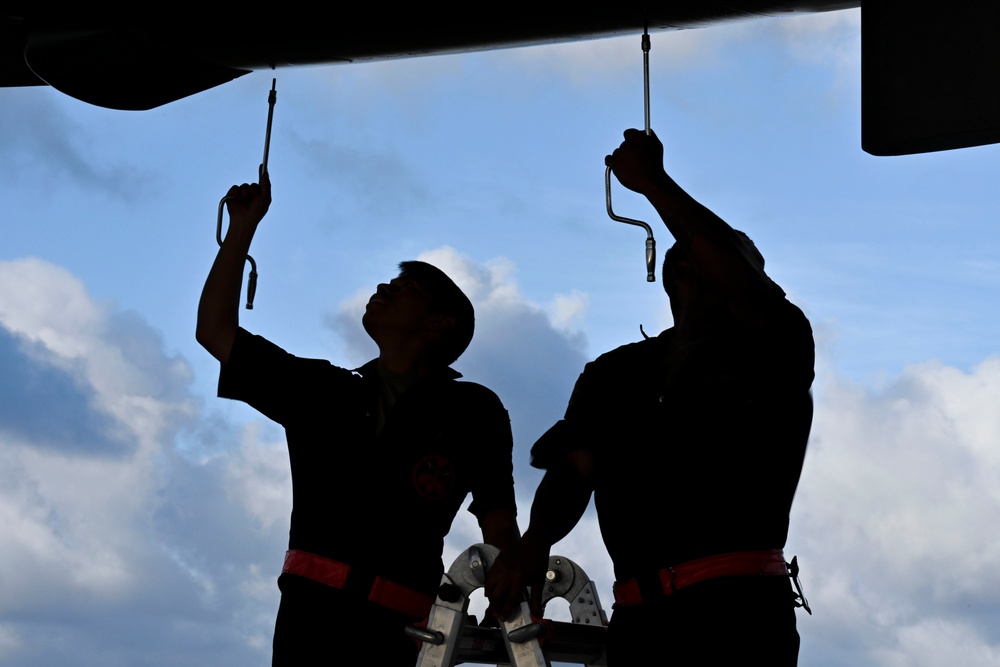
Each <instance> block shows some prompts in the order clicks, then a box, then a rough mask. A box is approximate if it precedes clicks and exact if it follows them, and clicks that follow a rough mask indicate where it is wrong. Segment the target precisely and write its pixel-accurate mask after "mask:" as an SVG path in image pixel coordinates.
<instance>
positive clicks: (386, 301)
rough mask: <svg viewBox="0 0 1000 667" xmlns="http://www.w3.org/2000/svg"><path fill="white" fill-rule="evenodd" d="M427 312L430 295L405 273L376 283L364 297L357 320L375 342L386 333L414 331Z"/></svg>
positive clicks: (428, 311) (419, 328)
mask: <svg viewBox="0 0 1000 667" xmlns="http://www.w3.org/2000/svg"><path fill="white" fill-rule="evenodd" d="M428 315H430V295H429V294H428V293H427V290H426V289H424V288H423V287H422V286H421V285H420V284H419V283H418V282H417V281H415V280H413V279H412V278H409V277H406V276H402V275H401V276H399V277H396V278H393V279H392V280H390V281H389V282H388V283H380V284H379V286H378V288H377V289H376V290H375V293H374V294H372V296H371V298H370V299H368V305H367V306H365V314H364V315H363V316H362V318H361V323H362V324H363V325H364V327H365V331H367V332H368V335H369V336H371V337H372V339H374V340H375V341H376V342H377V341H378V336H379V335H380V334H383V333H388V332H398V333H416V332H418V331H420V330H421V329H423V327H424V323H425V320H426V318H427V316H428Z"/></svg>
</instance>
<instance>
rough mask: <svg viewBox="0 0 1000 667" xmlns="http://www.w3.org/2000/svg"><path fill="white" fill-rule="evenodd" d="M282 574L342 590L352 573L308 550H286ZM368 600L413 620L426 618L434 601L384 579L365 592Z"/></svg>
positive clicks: (341, 565)
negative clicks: (295, 575) (287, 573)
mask: <svg viewBox="0 0 1000 667" xmlns="http://www.w3.org/2000/svg"><path fill="white" fill-rule="evenodd" d="M281 571H282V572H290V573H291V574H297V575H299V576H300V577H305V578H306V579H312V580H313V581H318V582H319V583H321V584H326V585H327V586H332V587H333V588H339V589H343V588H344V585H345V584H346V583H347V576H348V575H349V574H350V572H351V566H350V565H348V564H347V563H341V562H340V561H336V560H333V559H332V558H325V557H323V556H317V555H316V554H311V553H309V552H308V551H299V550H298V549H289V550H288V551H286V552H285V564H284V566H283V567H282V568H281ZM368 599H369V600H371V601H372V602H374V603H375V604H378V605H381V606H383V607H387V608H388V609H392V610H393V611H398V612H400V613H402V614H406V615H407V616H411V617H413V618H426V617H427V614H428V613H429V612H430V609H431V607H432V606H433V605H434V598H432V597H430V596H428V595H424V594H423V593H420V592H418V591H415V590H413V589H412V588H407V587H406V586H403V585H402V584H397V583H395V582H393V581H389V580H388V579H385V578H383V577H375V581H374V582H372V587H371V590H370V591H369V592H368Z"/></svg>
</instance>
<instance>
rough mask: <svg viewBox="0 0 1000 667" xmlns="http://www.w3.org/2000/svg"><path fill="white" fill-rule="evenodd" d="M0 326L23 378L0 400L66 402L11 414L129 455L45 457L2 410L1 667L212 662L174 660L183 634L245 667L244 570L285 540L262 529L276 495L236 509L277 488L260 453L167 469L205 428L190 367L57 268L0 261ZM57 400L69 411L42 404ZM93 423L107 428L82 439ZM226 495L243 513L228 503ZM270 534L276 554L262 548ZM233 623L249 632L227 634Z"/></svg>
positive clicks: (34, 434) (181, 654)
mask: <svg viewBox="0 0 1000 667" xmlns="http://www.w3.org/2000/svg"><path fill="white" fill-rule="evenodd" d="M0 329H2V333H3V335H4V338H3V340H4V341H6V342H7V343H8V344H7V345H6V347H5V349H4V352H5V354H7V357H6V358H7V359H8V360H14V361H16V362H17V364H18V367H19V368H20V375H19V376H18V378H11V376H10V375H9V374H8V375H5V376H3V378H2V379H0V382H2V383H3V386H2V391H3V392H4V394H5V395H16V392H18V391H29V389H28V388H26V387H17V386H14V387H12V386H10V385H9V384H8V383H9V382H11V381H12V379H13V380H17V379H21V378H27V379H29V380H31V379H35V378H41V379H42V380H44V381H46V382H48V383H50V384H51V383H61V384H62V385H63V386H64V387H67V388H75V389H74V391H76V393H73V391H70V389H66V390H65V391H63V392H62V393H60V392H51V391H50V392H48V393H40V392H36V393H34V394H32V393H28V396H29V397H42V398H45V399H47V400H46V401H38V404H36V405H32V404H31V403H30V402H22V411H26V412H35V413H37V414H39V415H48V416H49V418H50V419H54V420H56V421H66V422H68V423H64V424H59V425H58V428H57V429H50V431H51V432H58V434H60V435H61V434H64V433H68V434H73V433H82V432H87V433H88V434H89V437H92V438H98V439H99V438H101V437H104V438H111V439H116V440H122V441H125V442H126V443H127V446H125V447H108V446H103V447H102V446H101V443H97V445H95V446H91V447H83V446H81V447H79V448H74V447H73V440H72V437H67V438H64V440H63V441H61V442H60V443H58V446H52V445H50V444H46V443H43V442H39V441H38V440H37V439H36V438H38V437H40V435H41V436H44V435H46V433H49V432H46V431H44V429H40V428H39V427H38V426H37V420H32V419H26V418H23V416H22V415H18V414H11V413H7V412H3V413H0V422H2V423H0V521H2V522H3V525H4V530H3V531H0V562H2V563H3V568H2V569H0V655H5V658H4V659H5V660H6V659H7V658H9V659H10V660H11V661H13V662H12V664H15V663H16V664H26V663H32V664H75V665H89V664H97V662H96V661H98V660H100V664H102V665H117V664H129V663H132V664H134V661H133V660H132V659H131V658H130V656H131V655H132V651H134V650H135V649H134V646H142V647H143V648H142V649H141V650H142V651H145V652H151V653H150V654H151V655H152V654H160V653H162V651H163V650H164V649H165V648H167V647H169V648H170V649H171V651H173V653H171V654H170V657H169V659H164V661H163V662H162V663H161V664H178V661H180V663H182V664H199V663H200V662H201V661H202V660H204V659H206V655H208V654H207V653H204V652H203V653H202V654H200V655H195V656H192V655H191V653H190V651H191V650H193V649H189V648H178V647H182V646H183V647H187V646H188V644H185V643H184V642H185V641H186V638H187V637H190V636H191V632H190V630H191V628H192V627H194V626H202V627H203V628H204V629H205V630H207V628H209V627H213V626H214V627H215V628H216V631H215V633H216V634H217V637H216V638H215V639H214V640H213V641H215V642H216V643H217V644H227V643H228V648H227V649H225V650H224V652H225V653H228V654H232V655H234V656H243V657H246V654H245V651H244V650H243V649H240V648H239V646H242V645H244V644H245V642H246V641H249V640H247V639H246V638H245V637H244V631H245V629H246V628H247V627H248V626H247V625H245V623H246V619H247V618H253V619H257V620H256V621H254V622H256V623H263V621H261V620H260V619H259V618H258V617H259V616H261V614H262V612H260V609H261V608H262V603H261V601H260V600H258V599H249V600H246V599H244V596H243V595H242V594H241V593H240V590H241V587H245V586H247V585H251V584H252V582H253V581H254V579H255V578H256V577H258V576H259V575H257V574H255V573H254V570H253V568H252V565H253V561H254V559H256V558H257V557H258V556H260V554H261V553H277V554H278V557H280V549H281V548H282V547H281V540H282V539H283V535H282V533H284V532H285V531H284V530H282V527H281V526H277V527H276V529H269V526H271V525H272V524H274V523H275V522H276V519H274V518H273V516H271V515H270V514H268V509H267V508H266V507H264V506H263V504H262V503H265V502H267V501H269V500H271V499H272V497H273V496H275V495H277V494H269V495H264V496H260V497H258V498H256V499H255V500H256V502H257V504H256V505H255V504H254V503H252V502H249V501H248V500H247V498H246V497H245V496H249V493H248V488H247V487H248V486H249V485H251V484H255V485H257V487H258V490H260V489H268V488H272V487H279V486H280V483H281V481H282V476H283V474H284V475H285V477H286V478H287V472H286V471H285V470H284V469H283V468H280V467H278V464H276V463H274V459H275V458H276V457H274V456H272V455H271V450H268V449H267V448H266V447H263V446H260V445H258V444H257V443H256V442H255V441H252V442H251V443H250V446H249V447H248V448H247V449H246V450H242V451H241V452H240V454H239V455H236V456H231V457H229V458H225V457H222V458H220V459H216V460H208V461H205V462H202V463H200V464H197V465H189V464H188V463H186V462H185V461H184V459H182V458H181V457H179V456H177V455H176V453H175V451H174V448H175V439H176V437H177V435H178V434H179V433H180V432H181V431H182V430H183V429H187V428H189V427H191V426H192V425H194V424H195V423H196V422H197V421H198V420H200V419H201V418H202V415H201V414H200V412H199V410H198V402H197V401H196V400H195V399H194V397H193V396H191V394H190V392H189V387H188V385H189V384H190V381H191V372H190V369H189V368H188V366H187V364H186V362H184V361H183V360H182V359H180V358H178V357H171V356H168V355H167V354H165V353H164V350H163V343H162V340H160V337H159V335H158V334H157V333H156V332H154V331H153V330H152V329H150V327H149V325H148V324H146V323H145V322H143V321H142V320H141V319H140V318H139V317H138V316H136V315H134V314H129V313H121V312H116V311H114V310H113V309H111V308H109V307H107V306H102V305H99V304H97V303H95V302H94V301H93V299H91V297H90V296H89V295H88V294H87V293H86V290H85V289H84V287H83V285H82V283H81V282H80V281H79V280H78V279H76V278H75V277H74V276H72V275H71V274H69V273H68V272H67V271H65V270H64V269H61V268H59V267H56V266H53V265H51V264H48V263H46V262H44V261H41V260H37V259H26V260H18V261H12V262H0ZM81 395H82V396H84V397H89V398H90V399H93V400H91V401H89V402H87V401H84V402H79V401H78V398H77V397H78V396H81ZM60 400H74V401H78V405H77V407H76V408H74V409H73V410H68V411H67V410H63V409H60V406H58V405H52V404H51V403H52V402H58V401H60ZM95 414H100V415H103V418H104V419H105V420H106V422H107V424H110V427H109V428H106V429H103V430H102V429H95V428H93V427H91V426H87V424H91V422H92V421H93V415H95ZM107 424H105V422H101V425H102V426H105V425H107ZM25 425H27V426H28V427H25ZM88 429H89V430H88ZM272 449H279V448H272ZM279 451H280V452H281V453H282V454H283V452H284V448H283V447H282V448H280V449H279ZM227 481H228V482H229V484H227V483H226V482H227ZM268 485H270V487H269V486H268ZM227 492H228V493H230V494H231V495H232V496H234V497H238V498H239V499H240V500H239V502H238V503H229V504H227V503H226V502H225V497H226V494H227ZM289 504H290V503H289V502H288V501H287V500H286V502H285V503H284V509H285V511H286V513H287V507H288V505H289ZM275 536H277V538H278V540H279V542H278V545H277V546H274V547H273V549H272V548H269V549H266V550H265V549H262V545H266V544H268V543H270V542H272V541H273V540H274V538H275ZM271 580H272V582H273V576H272V579H271ZM274 599H275V596H274V593H273V592H272V595H271V600H269V601H268V602H269V604H267V606H266V607H265V608H267V609H268V611H269V612H270V614H273V606H274ZM135 610H141V613H140V614H135V613H134V611H135ZM233 618H237V619H241V622H243V623H244V625H243V626H241V627H240V628H232V627H229V626H228V625H227V624H229V623H231V622H232V619H233ZM271 618H273V616H271ZM270 622H273V621H268V624H269V623H270ZM249 627H251V635H253V634H254V633H256V634H260V633H263V632H265V630H263V629H261V628H260V626H258V629H257V630H252V626H249ZM185 628H188V629H187V630H185ZM178 632H180V633H181V634H183V635H184V637H183V638H182V637H181V636H179V635H178V634H177V633H178ZM234 642H235V643H234ZM91 649H92V650H91ZM210 660H211V658H210ZM205 664H207V663H205Z"/></svg>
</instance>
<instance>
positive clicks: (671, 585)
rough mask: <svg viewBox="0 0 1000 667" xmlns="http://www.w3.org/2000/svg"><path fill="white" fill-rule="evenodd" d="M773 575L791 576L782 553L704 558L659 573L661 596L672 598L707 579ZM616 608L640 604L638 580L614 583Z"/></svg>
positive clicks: (751, 552)
mask: <svg viewBox="0 0 1000 667" xmlns="http://www.w3.org/2000/svg"><path fill="white" fill-rule="evenodd" d="M757 575H775V576H783V577H787V576H791V573H790V572H789V570H788V564H787V563H785V555H784V554H783V553H782V551H781V549H768V550H766V551H736V552H733V553H728V554H719V555H717V556H706V557H705V558H697V559H695V560H689V561H687V562H685V563H680V564H678V565H674V566H672V567H668V568H665V569H662V570H660V571H659V578H660V586H661V587H662V588H663V594H664V595H672V594H673V593H674V592H676V591H679V590H680V589H682V588H686V587H688V586H690V585H691V584H696V583H698V582H699V581H706V580H708V579H718V578H719V577H734V576H757ZM614 594H615V604H614V606H615V607H626V606H629V605H636V604H641V603H642V593H641V592H640V590H639V581H638V580H637V579H626V580H625V581H616V582H615V585H614Z"/></svg>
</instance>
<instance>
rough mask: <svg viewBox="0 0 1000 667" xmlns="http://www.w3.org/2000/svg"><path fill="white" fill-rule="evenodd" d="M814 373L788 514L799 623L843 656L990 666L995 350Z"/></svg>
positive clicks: (996, 483) (999, 548)
mask: <svg viewBox="0 0 1000 667" xmlns="http://www.w3.org/2000/svg"><path fill="white" fill-rule="evenodd" d="M827 378H828V379H827V380H826V382H824V383H823V384H822V385H821V386H820V387H819V388H818V390H817V413H816V421H815V425H814V428H813V437H812V440H811V443H810V450H809V453H808V455H807V459H806V467H805V470H804V473H803V477H802V482H801V485H800V491H799V495H798V498H797V505H796V508H795V510H794V516H793V536H794V537H793V539H794V541H795V542H796V544H798V545H799V546H800V548H799V553H800V556H801V557H802V561H803V567H804V568H805V572H807V574H806V575H805V576H806V577H807V583H808V585H809V587H810V588H811V597H812V599H813V600H814V602H815V605H814V606H815V608H816V610H817V618H815V619H809V620H808V621H807V622H805V625H806V626H807V627H808V626H810V625H812V624H813V623H819V624H822V632H821V633H818V634H817V637H816V640H817V641H818V642H820V643H821V644H822V645H824V646H825V647H827V648H829V646H830V645H831V644H833V645H836V644H840V646H841V648H845V647H850V650H851V651H852V652H854V653H855V657H856V658H857V659H856V660H853V662H855V663H856V664H872V665H896V664H920V665H944V664H977V665H993V664H1000V662H998V651H1000V626H997V624H996V618H997V615H998V614H1000V545H998V543H997V541H996V537H995V536H996V516H997V514H998V513H1000V493H998V492H997V489H1000V453H998V451H997V448H996V442H997V441H998V438H1000V413H998V412H997V410H996V405H997V404H998V402H1000V358H998V357H992V358H990V359H987V360H986V361H984V362H982V363H981V364H980V365H979V366H978V367H976V368H975V369H974V370H973V371H972V372H970V373H965V372H962V371H960V370H958V369H956V368H951V367H947V366H943V365H941V364H938V363H928V364H923V365H919V366H914V367H911V368H909V369H907V370H906V371H905V372H904V373H903V374H902V376H900V377H899V378H897V379H895V380H894V381H892V382H890V383H887V384H886V385H885V386H884V387H882V388H880V389H877V390H872V389H866V388H863V387H861V386H858V385H854V384H851V383H848V382H845V381H843V380H840V379H838V378H836V377H835V376H831V375H827ZM807 592H810V591H807ZM821 619H829V620H821ZM931 644H934V645H935V646H936V647H937V649H936V650H933V651H931V650H925V648H927V647H929V646H930V645H931ZM921 647H924V648H921ZM943 647H948V648H947V649H944V648H943ZM946 654H950V655H951V656H952V657H951V659H949V660H945V659H944V657H943V656H944V655H946ZM960 655H965V656H968V657H969V661H965V660H960V659H957V656H960ZM973 656H976V657H975V658H974V659H973ZM817 664H827V663H817ZM830 664H832V663H830Z"/></svg>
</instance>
